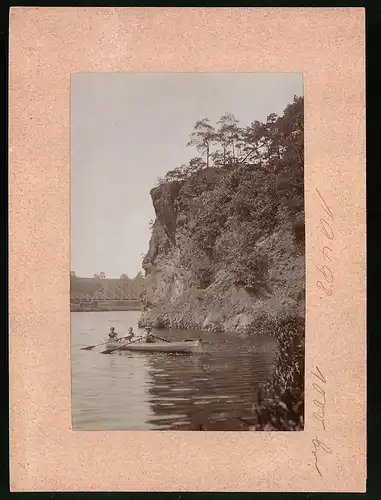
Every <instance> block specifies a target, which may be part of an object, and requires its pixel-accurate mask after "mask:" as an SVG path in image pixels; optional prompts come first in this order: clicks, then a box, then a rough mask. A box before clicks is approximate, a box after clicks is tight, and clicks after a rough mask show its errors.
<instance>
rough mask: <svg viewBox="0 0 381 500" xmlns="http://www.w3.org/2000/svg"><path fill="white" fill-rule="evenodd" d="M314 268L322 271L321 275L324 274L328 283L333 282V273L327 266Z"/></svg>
mask: <svg viewBox="0 0 381 500" xmlns="http://www.w3.org/2000/svg"><path fill="white" fill-rule="evenodd" d="M316 269H318V270H319V271H320V272H321V273H322V275H323V276H324V278H325V280H326V281H328V283H330V284H331V283H333V274H332V271H331V269H330V268H329V267H328V266H323V267H319V266H316Z"/></svg>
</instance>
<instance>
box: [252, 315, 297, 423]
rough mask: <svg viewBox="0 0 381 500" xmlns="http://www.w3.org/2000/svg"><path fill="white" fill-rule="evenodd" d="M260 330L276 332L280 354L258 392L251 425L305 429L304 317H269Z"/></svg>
mask: <svg viewBox="0 0 381 500" xmlns="http://www.w3.org/2000/svg"><path fill="white" fill-rule="evenodd" d="M259 331H261V332H263V331H267V332H268V333H269V332H272V334H273V335H275V336H276V338H277V340H278V356H277V363H276V367H275V371H274V374H273V378H272V380H271V381H270V382H268V383H267V384H265V385H264V386H262V388H261V391H260V392H259V396H258V401H257V404H256V407H255V415H254V419H252V420H251V421H250V423H249V424H250V427H251V429H252V430H257V431H301V430H303V429H304V390H305V384H304V375H305V320H304V317H298V316H292V315H289V316H286V317H283V318H277V319H269V318H266V319H264V321H263V325H261V326H260V327H259ZM257 332H258V330H257V331H256V333H257Z"/></svg>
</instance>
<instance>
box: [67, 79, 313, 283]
mask: <svg viewBox="0 0 381 500" xmlns="http://www.w3.org/2000/svg"><path fill="white" fill-rule="evenodd" d="M295 94H296V95H298V96H301V95H303V76H302V74H300V73H267V74H263V73H75V74H72V77H71V103H70V114H71V139H70V142H71V144H70V156H71V161H70V178H71V186H70V188H71V189H70V191H71V202H70V203H71V270H72V271H75V272H76V275H77V276H90V277H91V276H93V274H94V273H99V272H104V273H106V275H107V277H110V278H118V277H119V276H120V275H121V274H122V273H125V274H127V275H128V276H129V277H134V276H135V275H136V274H137V273H138V272H139V271H141V270H142V269H141V262H142V259H143V256H144V254H145V253H146V252H147V250H148V244H149V239H150V230H149V221H150V220H151V219H154V218H155V214H154V209H153V206H152V201H151V197H150V194H149V191H150V190H151V189H152V187H154V186H155V185H156V184H157V178H158V177H161V176H164V175H165V173H166V172H168V171H169V170H172V169H174V168H175V167H178V166H180V165H182V164H183V163H186V162H187V161H189V160H190V159H191V158H192V157H194V156H199V154H198V153H197V151H196V150H195V148H192V147H186V143H187V142H188V140H189V135H190V134H191V132H192V130H193V127H194V125H195V123H196V121H197V120H199V119H201V118H204V117H208V118H209V119H210V120H211V121H212V122H213V123H215V122H216V121H217V120H218V119H219V118H220V117H221V116H222V115H223V114H224V113H225V112H230V113H234V114H235V116H236V118H237V119H238V120H239V121H240V125H241V126H246V125H249V124H250V123H251V122H252V121H254V120H260V121H263V120H265V119H266V117H267V116H268V115H269V114H270V113H277V114H281V113H282V111H283V110H284V108H285V107H286V106H287V104H289V103H290V102H292V100H293V96H294V95H295Z"/></svg>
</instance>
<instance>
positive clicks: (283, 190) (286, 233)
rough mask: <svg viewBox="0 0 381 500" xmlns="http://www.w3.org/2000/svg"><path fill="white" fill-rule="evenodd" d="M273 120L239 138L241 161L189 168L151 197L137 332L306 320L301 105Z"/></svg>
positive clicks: (297, 101) (299, 102) (298, 101)
mask: <svg viewBox="0 0 381 500" xmlns="http://www.w3.org/2000/svg"><path fill="white" fill-rule="evenodd" d="M274 116H275V115H270V116H269V118H268V122H267V124H259V123H258V122H255V123H253V124H252V125H251V128H250V127H249V128H247V129H245V130H243V131H242V130H241V132H240V134H241V135H242V136H243V137H244V141H246V142H244V146H242V149H241V151H242V158H241V159H238V158H236V157H233V158H230V159H229V160H228V159H227V156H226V155H225V159H224V161H223V163H222V164H219V165H217V166H213V167H206V166H205V164H204V165H202V164H197V165H196V164H193V165H190V166H189V167H187V168H188V170H187V171H186V173H185V174H184V175H182V176H181V175H179V177H178V178H173V172H171V174H172V177H171V178H167V179H164V181H162V182H161V183H160V184H159V185H158V186H157V187H155V188H154V189H152V190H151V198H152V203H153V206H154V209H155V213H156V219H155V221H154V223H153V227H152V237H151V240H150V244H149V250H148V252H147V254H146V256H145V258H144V261H143V268H144V270H145V273H146V278H145V284H146V286H145V292H144V296H143V305H144V307H143V312H142V316H141V320H140V325H141V326H147V325H149V326H153V327H156V328H159V327H166V328H169V327H173V328H194V329H200V330H217V331H225V330H229V331H232V330H233V331H234V330H235V331H250V330H255V328H256V327H257V325H259V324H260V323H261V321H262V320H263V318H265V319H266V318H270V319H271V318H273V319H274V318H280V317H283V316H285V315H290V314H291V315H294V316H299V317H300V316H303V315H304V289H305V242H304V183H303V175H304V168H303V102H302V99H296V98H295V100H294V103H293V104H292V105H290V106H288V107H287V108H286V110H285V113H284V115H283V116H282V117H278V118H274ZM255 141H256V142H255ZM260 141H262V142H260ZM264 141H265V142H264ZM258 144H259V146H258ZM263 144H265V145H266V148H264V147H263V146H261V145H263ZM261 147H262V149H258V148H261ZM250 148H252V150H253V151H254V150H255V151H256V152H258V150H259V151H260V155H257V157H256V161H252V160H250V158H251V157H250V154H247V151H249V153H250ZM195 165H196V166H195Z"/></svg>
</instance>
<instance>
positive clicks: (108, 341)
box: [81, 336, 127, 351]
mask: <svg viewBox="0 0 381 500" xmlns="http://www.w3.org/2000/svg"><path fill="white" fill-rule="evenodd" d="M126 338H127V336H126V337H120V339H119V340H123V339H126ZM110 342H112V339H110V340H106V342H102V343H101V344H95V345H88V346H86V347H81V349H82V350H83V351H90V349H93V348H94V347H98V346H100V345H105V344H109V343H110Z"/></svg>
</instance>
